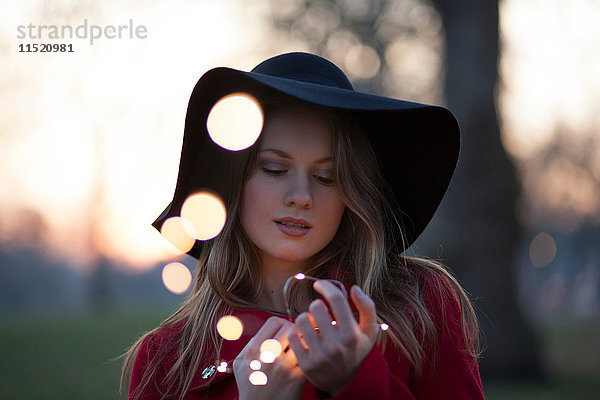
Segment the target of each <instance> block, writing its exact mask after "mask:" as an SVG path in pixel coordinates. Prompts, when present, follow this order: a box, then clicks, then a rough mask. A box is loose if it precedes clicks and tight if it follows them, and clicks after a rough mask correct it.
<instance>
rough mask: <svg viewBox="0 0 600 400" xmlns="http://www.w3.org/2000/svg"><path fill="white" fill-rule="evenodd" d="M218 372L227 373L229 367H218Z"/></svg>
mask: <svg viewBox="0 0 600 400" xmlns="http://www.w3.org/2000/svg"><path fill="white" fill-rule="evenodd" d="M217 371H219V372H227V365H225V366H223V364H221V365H219V366H218V367H217Z"/></svg>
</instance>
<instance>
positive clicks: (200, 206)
mask: <svg viewBox="0 0 600 400" xmlns="http://www.w3.org/2000/svg"><path fill="white" fill-rule="evenodd" d="M181 217H182V218H183V219H185V220H186V221H189V222H190V223H191V225H189V224H184V225H183V228H184V229H185V232H186V233H187V234H188V235H189V236H191V237H194V238H196V239H198V240H209V239H212V238H214V237H215V236H217V235H218V234H219V232H221V229H223V226H224V225H225V219H226V218H227V212H226V211H225V205H224V204H223V202H222V201H221V199H219V198H218V197H217V196H215V195H213V194H210V193H206V192H201V193H196V194H193V195H191V196H190V197H188V198H187V199H186V200H185V202H184V203H183V206H182V207H181ZM190 227H192V229H191V230H190V229H189V228H190Z"/></svg>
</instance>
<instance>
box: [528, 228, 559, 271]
mask: <svg viewBox="0 0 600 400" xmlns="http://www.w3.org/2000/svg"><path fill="white" fill-rule="evenodd" d="M555 257H556V242H555V241H554V238H553V237H552V236H550V235H549V234H547V233H544V232H541V233H538V234H537V235H536V236H535V237H534V238H533V240H532V241H531V244H530V245H529V258H530V259H531V262H532V264H533V265H535V266H536V267H538V268H542V267H545V266H546V265H549V264H550V263H551V262H552V261H554V258H555Z"/></svg>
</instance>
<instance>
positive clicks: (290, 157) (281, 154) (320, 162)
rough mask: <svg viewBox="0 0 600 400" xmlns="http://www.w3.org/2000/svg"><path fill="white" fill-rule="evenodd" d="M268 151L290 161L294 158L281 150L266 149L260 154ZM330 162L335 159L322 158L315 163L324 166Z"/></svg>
mask: <svg viewBox="0 0 600 400" xmlns="http://www.w3.org/2000/svg"><path fill="white" fill-rule="evenodd" d="M267 151H270V152H272V153H275V154H277V155H278V156H279V157H281V158H287V159H288V160H291V159H293V158H294V157H292V156H291V155H289V154H288V153H286V152H285V151H283V150H279V149H264V150H260V151H259V153H264V152H267ZM330 161H333V159H332V158H331V157H324V158H320V159H318V160H316V161H315V163H316V164H323V163H326V162H330Z"/></svg>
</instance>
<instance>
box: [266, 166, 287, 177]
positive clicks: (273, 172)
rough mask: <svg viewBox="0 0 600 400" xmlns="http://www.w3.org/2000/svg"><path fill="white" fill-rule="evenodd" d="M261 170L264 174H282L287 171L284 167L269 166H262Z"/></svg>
mask: <svg viewBox="0 0 600 400" xmlns="http://www.w3.org/2000/svg"><path fill="white" fill-rule="evenodd" d="M262 170H263V172H264V173H265V174H268V175H274V176H279V175H283V174H284V173H286V172H287V170H286V169H270V168H265V167H262Z"/></svg>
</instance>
